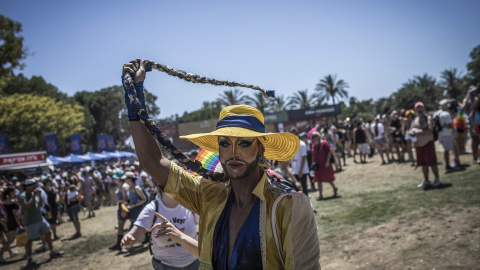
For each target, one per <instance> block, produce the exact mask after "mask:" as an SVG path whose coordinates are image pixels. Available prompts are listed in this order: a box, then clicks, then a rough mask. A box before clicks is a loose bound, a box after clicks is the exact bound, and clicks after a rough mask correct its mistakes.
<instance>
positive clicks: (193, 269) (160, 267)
mask: <svg viewBox="0 0 480 270" xmlns="http://www.w3.org/2000/svg"><path fill="white" fill-rule="evenodd" d="M152 265H153V269H155V270H197V269H198V267H199V266H200V261H199V260H198V259H197V260H195V261H194V262H193V263H191V264H189V265H187V266H185V267H173V266H170V265H166V264H163V263H161V262H159V261H157V260H155V259H154V258H153V257H152Z"/></svg>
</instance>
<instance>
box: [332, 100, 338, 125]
mask: <svg viewBox="0 0 480 270" xmlns="http://www.w3.org/2000/svg"><path fill="white" fill-rule="evenodd" d="M332 101H333V106H335V97H334V96H333V95H332ZM335 124H338V118H337V114H335Z"/></svg>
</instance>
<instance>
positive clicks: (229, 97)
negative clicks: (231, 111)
mask: <svg viewBox="0 0 480 270" xmlns="http://www.w3.org/2000/svg"><path fill="white" fill-rule="evenodd" d="M217 101H218V102H220V104H221V105H222V106H230V105H238V104H246V103H248V100H247V97H246V96H244V95H243V92H242V91H240V90H239V89H237V88H235V89H234V90H225V91H223V94H220V97H219V98H218V99H217Z"/></svg>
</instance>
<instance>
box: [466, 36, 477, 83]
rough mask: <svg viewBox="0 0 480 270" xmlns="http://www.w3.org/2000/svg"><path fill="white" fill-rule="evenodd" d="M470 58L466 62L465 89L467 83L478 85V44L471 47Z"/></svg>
mask: <svg viewBox="0 0 480 270" xmlns="http://www.w3.org/2000/svg"><path fill="white" fill-rule="evenodd" d="M470 58H471V59H472V61H470V62H468V64H467V69H468V74H467V76H466V78H465V81H466V87H465V89H467V88H468V86H469V85H476V86H480V45H478V46H477V47H475V48H473V50H472V52H470Z"/></svg>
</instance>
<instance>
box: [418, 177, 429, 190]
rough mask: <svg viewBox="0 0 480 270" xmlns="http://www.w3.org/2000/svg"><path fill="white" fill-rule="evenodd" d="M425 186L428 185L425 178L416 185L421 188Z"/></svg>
mask: <svg viewBox="0 0 480 270" xmlns="http://www.w3.org/2000/svg"><path fill="white" fill-rule="evenodd" d="M427 186H430V181H428V180H425V179H423V180H422V183H420V184H418V185H417V187H419V188H423V187H427Z"/></svg>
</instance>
